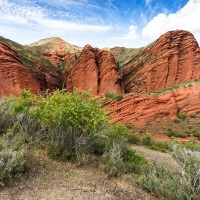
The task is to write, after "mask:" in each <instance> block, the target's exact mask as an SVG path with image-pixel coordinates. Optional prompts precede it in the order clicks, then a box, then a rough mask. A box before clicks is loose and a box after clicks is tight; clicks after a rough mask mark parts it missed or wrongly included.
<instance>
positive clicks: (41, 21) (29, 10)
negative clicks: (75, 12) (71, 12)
mask: <svg viewBox="0 0 200 200" xmlns="http://www.w3.org/2000/svg"><path fill="white" fill-rule="evenodd" d="M0 20H1V23H3V24H4V25H6V24H7V25H8V26H16V25H20V24H21V25H22V24H23V25H24V29H27V27H26V26H29V28H30V26H32V28H33V27H35V29H37V30H40V31H44V32H54V34H56V33H63V34H64V33H68V32H74V31H85V32H106V31H108V30H110V29H111V27H110V26H98V25H90V24H81V23H75V22H69V21H66V20H60V19H53V18H51V16H49V15H48V13H47V11H46V10H45V9H43V8H41V7H34V6H32V7H28V6H19V5H17V4H14V3H10V2H9V1H8V0H0ZM21 28H22V27H21Z"/></svg>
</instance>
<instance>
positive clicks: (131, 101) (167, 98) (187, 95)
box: [104, 81, 200, 126]
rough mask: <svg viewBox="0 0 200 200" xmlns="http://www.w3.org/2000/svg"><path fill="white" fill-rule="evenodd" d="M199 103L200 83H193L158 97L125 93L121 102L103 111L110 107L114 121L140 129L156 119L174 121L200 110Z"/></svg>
mask: <svg viewBox="0 0 200 200" xmlns="http://www.w3.org/2000/svg"><path fill="white" fill-rule="evenodd" d="M199 100H200V81H194V82H191V83H187V84H183V85H181V86H180V87H179V88H178V89H171V90H168V91H163V92H161V93H159V94H158V93H146V94H140V93H133V94H126V95H125V96H124V98H123V99H122V100H121V101H117V100H116V101H108V102H107V103H106V104H105V105H104V108H109V114H110V115H111V116H112V121H113V122H118V123H123V124H132V125H136V126H141V125H144V124H145V123H146V122H147V121H152V120H155V119H160V118H162V119H164V118H171V119H174V118H176V117H177V115H178V113H187V114H188V115H189V114H192V113H195V112H196V111H200V101H199Z"/></svg>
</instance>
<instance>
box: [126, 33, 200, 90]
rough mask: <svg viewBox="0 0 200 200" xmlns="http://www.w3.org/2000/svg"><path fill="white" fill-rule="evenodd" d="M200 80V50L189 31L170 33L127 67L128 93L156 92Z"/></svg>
mask: <svg viewBox="0 0 200 200" xmlns="http://www.w3.org/2000/svg"><path fill="white" fill-rule="evenodd" d="M198 78H200V48H199V46H198V43H197V41H196V40H195V38H194V36H193V35H192V34H191V33H190V32H187V31H181V30H177V31H170V32H167V33H165V34H163V35H162V36H161V37H160V38H159V39H158V40H157V41H155V42H154V43H152V44H150V45H148V46H147V47H146V48H145V49H141V50H140V51H139V53H138V54H136V55H135V56H134V57H133V58H132V59H130V60H129V61H128V62H127V63H126V64H125V65H124V66H123V80H124V85H125V92H126V93H129V92H153V91H158V90H162V89H164V88H167V87H170V86H172V85H174V84H178V83H182V82H186V81H190V80H194V79H198Z"/></svg>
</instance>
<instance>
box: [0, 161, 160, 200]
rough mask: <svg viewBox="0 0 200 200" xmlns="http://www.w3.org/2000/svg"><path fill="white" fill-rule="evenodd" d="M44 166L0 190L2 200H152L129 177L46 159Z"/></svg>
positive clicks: (151, 197)
mask: <svg viewBox="0 0 200 200" xmlns="http://www.w3.org/2000/svg"><path fill="white" fill-rule="evenodd" d="M44 165H46V166H45V167H40V168H39V169H37V170H35V171H32V172H31V173H28V174H26V175H23V176H22V177H21V178H20V180H18V181H16V182H14V183H13V184H12V186H10V187H5V188H1V189H0V199H1V200H110V199H114V200H135V199H137V200H154V199H156V198H155V197H153V196H152V195H150V194H148V193H146V192H144V191H143V190H141V189H139V188H138V187H137V186H136V185H134V181H133V177H132V176H124V177H121V178H112V179H109V178H107V176H106V174H104V173H103V172H100V171H99V170H97V169H95V168H89V167H87V168H86V167H85V168H78V167H76V166H75V165H73V164H71V163H62V162H56V161H52V160H48V161H47V162H45V163H44Z"/></svg>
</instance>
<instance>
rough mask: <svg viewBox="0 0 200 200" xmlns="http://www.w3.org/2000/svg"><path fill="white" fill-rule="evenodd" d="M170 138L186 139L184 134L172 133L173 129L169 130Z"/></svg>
mask: <svg viewBox="0 0 200 200" xmlns="http://www.w3.org/2000/svg"><path fill="white" fill-rule="evenodd" d="M166 135H167V136H168V137H181V138H186V135H185V134H182V133H177V132H175V131H172V130H171V129H168V132H167V133H166Z"/></svg>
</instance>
